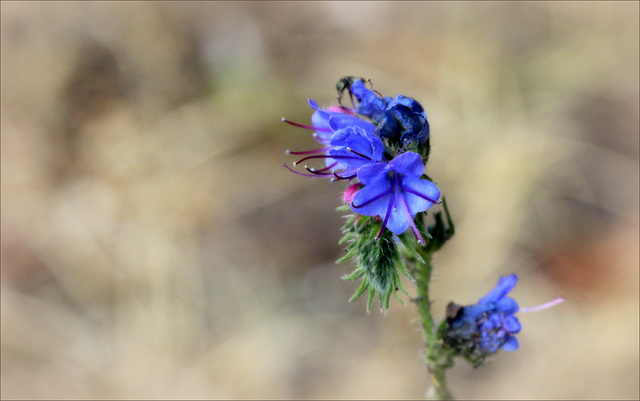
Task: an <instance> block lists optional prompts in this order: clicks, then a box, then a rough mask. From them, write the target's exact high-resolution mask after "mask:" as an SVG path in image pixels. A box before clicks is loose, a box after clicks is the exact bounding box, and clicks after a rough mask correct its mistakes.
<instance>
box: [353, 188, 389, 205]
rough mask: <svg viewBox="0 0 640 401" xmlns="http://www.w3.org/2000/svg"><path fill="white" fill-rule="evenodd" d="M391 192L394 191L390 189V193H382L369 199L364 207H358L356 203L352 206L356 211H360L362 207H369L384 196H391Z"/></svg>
mask: <svg viewBox="0 0 640 401" xmlns="http://www.w3.org/2000/svg"><path fill="white" fill-rule="evenodd" d="M391 191H392V190H391V189H390V190H388V191H385V192H383V193H381V194H380V195H376V196H374V197H373V198H371V199H369V200H368V201H366V202H364V203H363V204H362V205H356V204H355V203H354V202H351V206H353V208H354V209H358V208H360V207H363V206H367V205H368V204H370V203H373V202H375V201H377V200H378V199H380V198H382V197H383V196H387V195H389V194H390V193H391Z"/></svg>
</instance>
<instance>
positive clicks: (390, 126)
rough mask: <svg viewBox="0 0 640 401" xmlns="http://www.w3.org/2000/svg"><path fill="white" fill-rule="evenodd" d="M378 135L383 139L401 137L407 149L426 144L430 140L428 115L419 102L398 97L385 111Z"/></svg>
mask: <svg viewBox="0 0 640 401" xmlns="http://www.w3.org/2000/svg"><path fill="white" fill-rule="evenodd" d="M378 135H379V136H381V137H383V138H384V137H388V138H396V137H400V142H401V143H402V145H403V146H404V147H405V148H409V147H414V146H415V145H417V144H418V143H424V142H426V141H427V139H429V122H428V121H427V113H425V111H424V109H423V108H422V105H420V103H418V102H417V101H415V100H413V99H411V98H408V97H405V96H402V95H398V96H396V99H395V100H393V101H392V102H390V103H389V105H388V106H387V108H386V109H385V112H384V117H383V118H382V119H381V120H380V125H379V126H378Z"/></svg>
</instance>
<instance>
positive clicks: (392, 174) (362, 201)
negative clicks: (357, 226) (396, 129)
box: [351, 152, 440, 244]
mask: <svg viewBox="0 0 640 401" xmlns="http://www.w3.org/2000/svg"><path fill="white" fill-rule="evenodd" d="M423 173H424V165H423V164H422V159H421V158H420V155H418V154H417V153H414V152H405V153H402V154H400V155H398V156H396V157H395V158H394V159H393V160H391V161H390V162H389V163H384V162H382V163H376V164H368V165H365V166H363V167H361V168H360V169H359V170H358V179H359V180H360V183H361V184H363V185H364V188H362V189H360V191H358V193H357V194H356V195H355V197H354V198H353V202H352V203H351V209H352V210H353V211H354V212H356V213H359V214H362V215H365V216H379V217H380V218H381V219H382V227H381V229H380V232H379V233H378V236H380V235H381V234H382V232H383V231H384V229H385V228H388V229H389V230H390V231H391V232H393V233H394V234H397V235H400V234H402V233H404V232H405V231H406V230H407V228H409V227H411V228H412V230H413V233H414V235H415V236H416V238H417V239H418V241H419V242H420V243H422V244H424V243H425V241H424V239H423V238H422V236H421V235H420V233H419V231H418V229H417V228H416V225H415V224H414V222H413V219H414V217H415V215H416V214H417V213H419V212H424V211H425V210H427V209H429V208H430V207H431V206H433V205H434V204H436V203H439V201H438V198H439V197H440V190H439V189H438V187H436V186H435V184H433V183H432V182H431V181H428V180H425V179H421V178H420V177H421V176H422V174H423Z"/></svg>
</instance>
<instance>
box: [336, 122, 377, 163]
mask: <svg viewBox="0 0 640 401" xmlns="http://www.w3.org/2000/svg"><path fill="white" fill-rule="evenodd" d="M329 143H330V144H331V146H332V149H331V150H329V152H328V153H329V155H331V156H333V157H334V158H335V159H336V160H338V161H339V162H340V164H342V165H343V166H345V167H344V168H346V169H347V170H356V169H358V168H360V167H362V166H364V165H365V164H371V163H376V162H379V161H381V160H382V154H383V152H384V144H383V143H382V141H381V140H380V138H378V137H377V136H375V135H373V134H367V133H366V132H365V131H364V130H363V129H362V128H358V127H347V128H342V129H339V130H338V131H336V132H334V134H333V136H331V140H330V142H329Z"/></svg>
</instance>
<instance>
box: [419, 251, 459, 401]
mask: <svg viewBox="0 0 640 401" xmlns="http://www.w3.org/2000/svg"><path fill="white" fill-rule="evenodd" d="M419 252H420V256H422V259H423V260H424V262H425V263H422V261H420V260H416V261H415V262H416V270H415V279H416V284H417V300H416V303H417V306H418V314H419V315H420V322H421V323H422V332H423V335H424V342H425V344H426V346H427V358H426V359H427V370H428V372H429V377H430V378H431V383H432V390H430V391H429V397H430V398H433V399H436V400H446V399H453V395H452V394H451V392H450V391H449V389H448V388H447V377H446V369H447V368H448V367H450V362H451V359H450V356H448V355H447V353H446V352H445V351H444V349H443V347H442V344H441V342H440V341H439V340H438V333H437V331H438V328H437V326H436V324H435V323H434V321H433V316H432V315H431V300H430V298H429V282H430V281H431V271H432V270H433V267H432V265H431V254H432V251H431V250H429V249H425V248H422V249H419Z"/></svg>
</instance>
